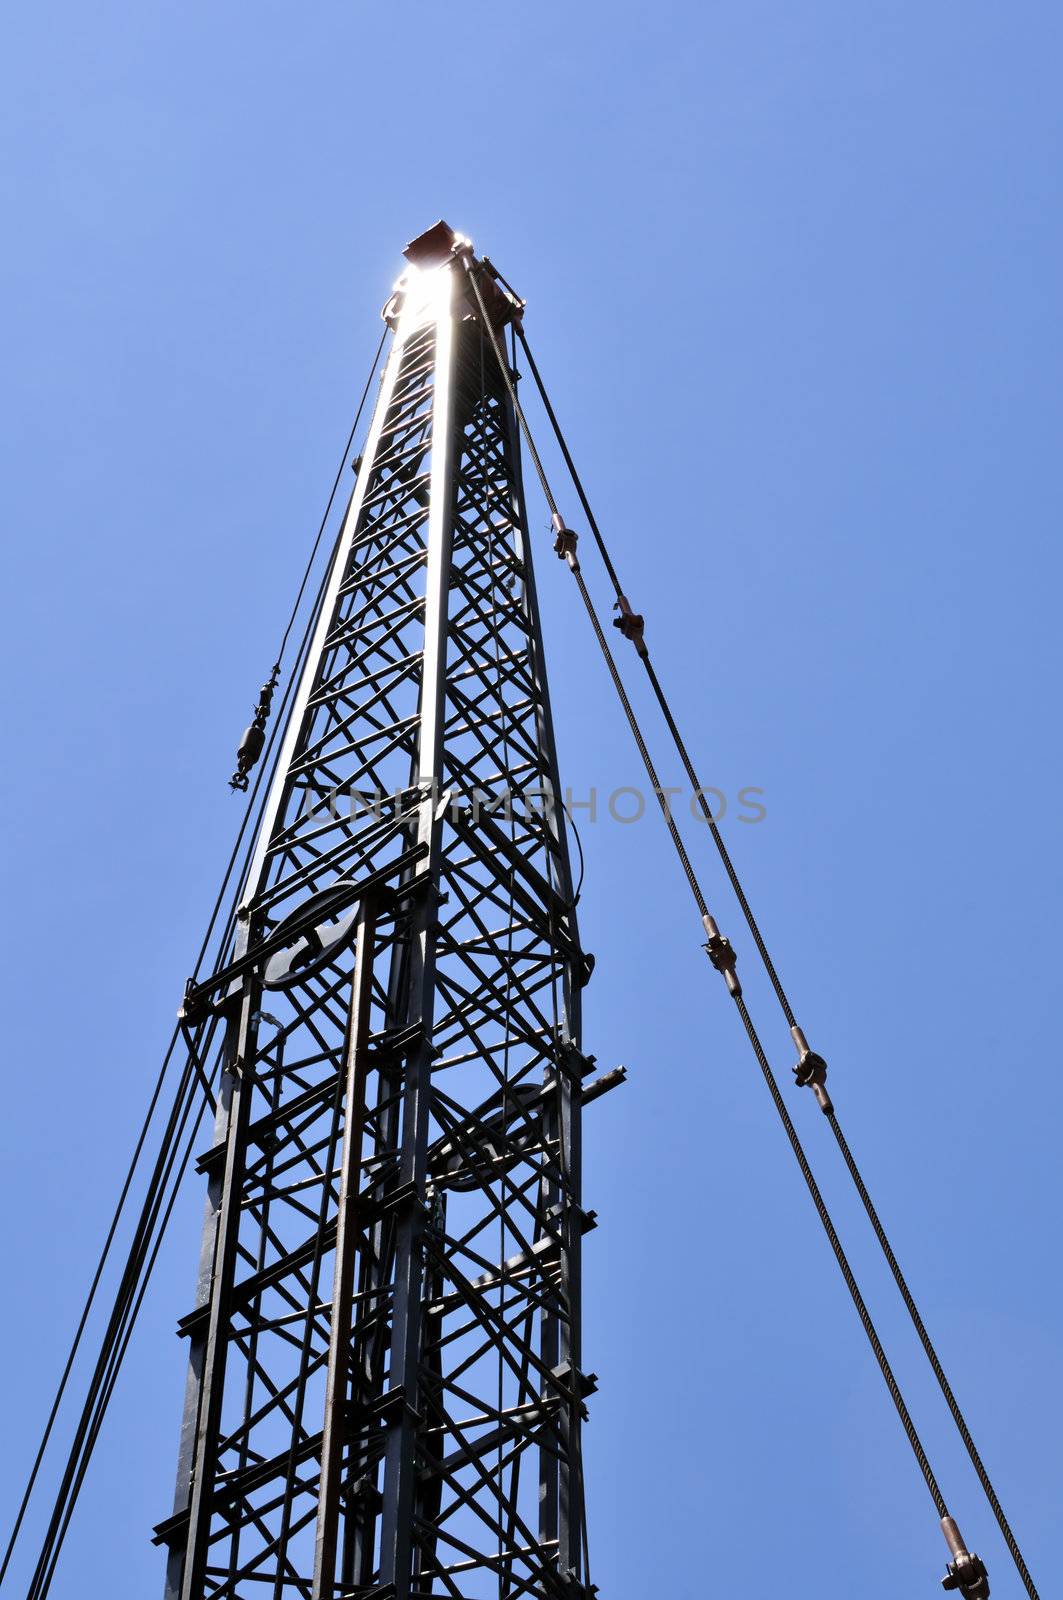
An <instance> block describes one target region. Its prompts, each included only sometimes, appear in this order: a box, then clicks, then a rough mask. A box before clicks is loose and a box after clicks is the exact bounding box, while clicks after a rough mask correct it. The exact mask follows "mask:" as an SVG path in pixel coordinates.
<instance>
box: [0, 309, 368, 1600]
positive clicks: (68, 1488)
mask: <svg viewBox="0 0 1063 1600" xmlns="http://www.w3.org/2000/svg"><path fill="white" fill-rule="evenodd" d="M385 337H386V330H385ZM382 348H383V339H382V340H381V343H380V346H378V349H377V352H376V355H375V356H374V359H373V366H372V368H371V369H370V375H369V380H368V381H367V384H366V388H365V391H364V392H363V395H362V400H361V402H360V404H359V412H358V415H359V416H360V415H361V411H362V408H363V407H364V403H365V397H366V395H367V394H368V391H369V385H370V384H371V382H372V375H373V371H374V370H375V367H376V362H377V360H378V359H379V355H380V350H381V349H382ZM356 428H357V418H356V420H355V427H354V429H352V432H351V439H353V436H354V432H355V429H356ZM351 439H349V440H348V443H347V445H346V447H345V451H344V462H345V461H346V458H347V456H348V455H349V453H350V446H351ZM344 462H341V465H340V472H341V473H342V470H343V464H344ZM338 483H339V475H337V479H336V483H335V484H334V485H333V491H332V495H331V496H330V498H329V506H330V507H331V505H332V503H333V501H334V499H335V493H336V487H337V485H338ZM326 518H327V512H326ZM323 526H324V521H323V523H322V527H323ZM320 539H321V529H319V530H318V536H317V539H316V540H315V547H314V548H315V553H316V550H317V548H318V546H319V544H320ZM338 543H339V541H338V539H337V548H336V550H334V552H333V558H332V561H330V562H329V564H328V567H327V569H326V571H325V573H324V575H323V577H322V579H321V582H320V585H319V587H318V592H317V595H316V596H315V600H314V604H313V606H312V607H311V610H310V614H309V617H308V620H307V623H306V626H305V628H304V631H303V636H302V639H301V641H300V645H299V651H298V654H297V657H296V666H295V669H294V670H293V672H292V673H291V675H290V677H289V680H288V683H287V686H286V688H285V692H284V695H283V697H282V700H281V705H280V708H279V712H278V715H277V718H276V719H275V721H274V724H273V728H272V730H271V732H270V736H269V739H268V742H267V745H266V749H265V752H264V760H263V762H262V764H261V766H260V767H259V769H258V772H257V774H256V776H255V779H254V784H253V786H252V789H251V793H250V795H249V796H248V801H247V805H246V806H245V808H244V812H243V817H242V819H241V823H240V827H239V829H238V831H237V835H236V840H235V842H234V844H233V848H232V850H231V852H230V855H229V860H228V863H227V865H226V868H225V873H224V876H223V878H222V883H221V888H220V889H219V891H218V895H217V898H216V899H215V902H214V906H213V909H212V911H211V915H210V919H209V921H208V923H207V928H206V932H205V933H204V936H203V940H202V943H201V944H200V948H199V953H198V955H197V957H196V961H195V965H194V967H193V971H192V975H193V977H196V976H198V974H199V971H200V969H201V967H202V964H203V959H204V957H205V955H206V952H207V949H208V947H209V945H210V942H211V938H212V936H213V933H214V930H215V927H216V925H217V920H218V915H219V913H220V911H221V907H222V904H223V901H224V899H225V895H226V891H227V890H228V888H229V885H230V882H231V879H232V874H233V869H234V867H235V866H236V862H237V859H238V857H239V855H240V848H241V844H242V843H243V840H244V837H245V835H246V833H247V829H248V824H249V822H250V821H251V819H252V817H253V816H254V817H255V820H256V828H255V830H254V832H255V833H257V825H258V824H259V823H260V822H261V817H262V813H263V810H264V807H265V804H266V799H267V796H268V793H269V787H270V784H269V782H267V783H265V784H264V785H263V779H265V778H267V776H268V778H269V779H270V780H271V779H272V776H273V770H274V768H275V761H274V760H271V758H273V757H274V747H275V746H276V744H277V736H278V733H279V732H280V730H281V729H282V728H283V726H284V717H285V714H286V712H287V708H288V702H289V700H290V698H291V695H292V692H293V690H294V687H295V685H296V684H297V683H298V681H299V678H300V675H301V667H302V665H303V664H304V661H305V655H306V651H307V648H308V645H309V642H310V635H311V631H312V627H313V623H314V619H315V617H316V615H317V612H318V610H319V609H320V606H321V602H322V599H323V596H324V593H325V588H326V585H327V583H328V578H329V574H330V572H331V571H332V568H333V565H334V562H335V558H336V553H337V551H338ZM312 562H313V557H312V558H311V562H310V563H308V566H307V573H309V570H310V567H311V566H312ZM305 583H306V574H304V580H303V584H302V585H301V586H300V594H302V593H303V591H304V590H305ZM290 631H291V624H290V623H289V627H288V629H287V630H286V632H285V642H286V641H287V638H288V635H289V633H290ZM282 651H283V645H282ZM260 791H261V798H260ZM250 853H251V852H250V848H249V849H248V851H247V852H246V859H245V864H244V872H245V873H246V870H247V864H248V862H249V860H250ZM241 886H242V878H241V880H240V881H239V882H238V883H237V893H236V894H235V896H234V897H233V901H232V905H231V907H230V912H229V916H228V918H227V920H226V925H225V928H224V929H223V930H222V934H221V938H220V940H219V944H218V950H217V953H216V959H215V962H214V965H215V967H217V965H218V964H219V963H220V962H221V959H222V957H223V955H224V951H225V947H226V944H227V941H228V938H229V937H230V935H231V932H232V927H233V924H234V921H235V912H236V906H237V905H238V903H239V899H240V889H241ZM179 1031H180V1030H179V1029H175V1030H174V1034H173V1036H172V1038H171V1040H170V1044H169V1047H168V1049H167V1051H166V1055H165V1056H164V1058H163V1065H162V1068H161V1069H160V1073H159V1078H158V1081H157V1083H156V1085H155V1089H154V1091H153V1094H152V1098H151V1102H150V1104H149V1109H148V1114H147V1115H146V1117H145V1120H144V1124H143V1126H142V1129H141V1132H140V1135H139V1137H138V1140H137V1144H136V1147H135V1150H134V1155H133V1159H132V1161H131V1163H130V1167H129V1170H128V1173H127V1176H126V1179H125V1181H124V1183H123V1187H122V1191H121V1193H120V1196H119V1200H118V1204H117V1206H116V1208H115V1212H114V1215H113V1218H112V1221H111V1224H110V1227H109V1229H108V1232H107V1235H106V1238H105V1241H104V1246H103V1249H102V1251H101V1254H100V1257H99V1260H98V1262H97V1265H96V1269H95V1271H94V1274H93V1278H92V1281H91V1283H90V1287H89V1292H88V1296H87V1298H86V1302H85V1305H84V1307H83V1309H82V1312H81V1316H80V1318H79V1321H78V1325H77V1329H76V1331H75V1335H74V1340H73V1342H72V1345H71V1348H70V1351H69V1353H68V1356H67V1360H66V1363H65V1365H64V1368H63V1372H62V1374H61V1377H60V1381H59V1385H58V1388H57V1391H56V1395H55V1397H54V1399H53V1402H52V1406H51V1409H50V1411H49V1415H48V1418H47V1421H46V1423H45V1428H44V1433H43V1437H42V1439H41V1442H40V1445H39V1447H38V1450H37V1453H36V1456H35V1458H34V1462H33V1466H32V1468H31V1471H30V1475H29V1479H28V1481H27V1484H26V1488H25V1491H24V1493H23V1497H22V1501H21V1503H20V1506H19V1510H18V1513H17V1516H16V1519H15V1523H14V1526H13V1528H12V1531H11V1535H10V1538H9V1540H8V1544H7V1548H6V1551H5V1554H4V1559H3V1566H2V1568H0V1582H2V1580H3V1577H4V1575H5V1573H6V1571H7V1568H8V1565H9V1563H10V1559H11V1556H12V1554H13V1552H14V1549H15V1545H16V1543H17V1540H18V1536H19V1533H20V1531H21V1528H22V1524H23V1520H24V1518H25V1513H26V1510H27V1508H28V1506H29V1502H30V1499H31V1496H32V1493H33V1489H34V1486H35V1484H36V1481H37V1477H38V1474H39V1471H40V1467H41V1463H42V1461H43V1459H44V1455H45V1451H46V1449H47V1446H48V1442H49V1440H50V1437H51V1434H52V1430H53V1428H54V1425H55V1421H56V1418H57V1416H58V1413H59V1408H60V1404H61V1402H62V1399H63V1395H64V1393H65V1391H66V1387H67V1383H68V1382H69V1378H70V1375H71V1372H72V1370H73V1366H74V1361H75V1358H76V1356H77V1353H78V1349H79V1347H80V1344H81V1339H82V1336H83V1334H84V1331H85V1327H86V1325H87V1322H88V1319H89V1315H90V1312H91V1310H92V1307H93V1304H94V1302H95V1298H96V1294H97V1291H98V1289H99V1284H100V1280H101V1278H102V1276H103V1271H104V1268H105V1266H106V1263H107V1260H108V1258H109V1255H110V1251H111V1247H112V1245H113V1243H114V1238H115V1234H116V1232H117V1229H118V1225H119V1221H120V1218H121V1215H122V1212H123V1210H124V1208H125V1205H126V1202H127V1200H128V1196H129V1190H130V1187H131V1184H132V1180H133V1177H134V1175H135V1169H136V1166H137V1164H138V1162H139V1159H140V1156H141V1154H142V1152H143V1146H144V1142H145V1139H146V1135H147V1132H148V1129H149V1127H150V1123H151V1121H152V1119H153V1117H154V1114H155V1111H156V1109H157V1105H158V1100H159V1096H160V1093H161V1088H162V1082H163V1079H164V1077H165V1073H166V1071H167V1068H168V1066H169V1063H170V1060H171V1058H172V1055H173V1049H174V1045H175V1044H176V1042H177V1038H178V1035H179ZM180 1093H181V1090H180V1089H179V1090H178V1096H177V1100H179V1099H180ZM177 1100H175V1103H174V1107H173V1110H172V1113H171V1115H173V1113H174V1112H176V1110H177ZM202 1109H203V1108H202V1106H201V1108H200V1117H201V1116H202ZM198 1125H199V1119H197V1122H196V1127H197V1128H198ZM186 1167H187V1156H186V1159H185V1162H184V1163H183V1164H182V1168H181V1173H180V1174H179V1177H178V1184H177V1185H175V1187H174V1192H173V1194H172V1195H171V1198H170V1201H169V1204H168V1205H167V1207H166V1211H165V1215H164V1219H163V1223H162V1230H161V1231H160V1233H159V1236H158V1238H157V1240H156V1242H155V1246H154V1249H153V1251H152V1254H151V1257H150V1261H149V1263H148V1266H147V1269H146V1275H145V1277H144V1279H143V1281H142V1282H141V1285H140V1289H139V1293H138V1294H137V1297H136V1300H135V1302H134V1304H133V1310H132V1315H131V1318H130V1320H129V1325H128V1329H127V1330H126V1332H125V1336H124V1339H123V1341H122V1343H121V1345H120V1347H119V1354H118V1358H117V1364H116V1366H115V1368H114V1372H113V1375H112V1376H111V1377H110V1380H109V1382H107V1383H106V1386H105V1388H104V1390H103V1394H104V1398H103V1402H102V1407H101V1408H100V1410H99V1414H98V1415H97V1416H96V1417H95V1420H94V1422H93V1421H92V1420H91V1419H92V1418H93V1401H94V1397H95V1393H97V1392H99V1390H98V1386H97V1390H95V1391H93V1393H91V1394H89V1395H87V1396H86V1398H85V1400H84V1402H83V1405H82V1414H81V1420H80V1421H79V1424H78V1428H77V1429H76V1430H75V1437H74V1440H73V1441H72V1443H71V1446H70V1450H69V1452H68V1457H67V1473H65V1474H64V1478H63V1480H62V1483H61V1487H60V1491H59V1499H60V1500H63V1501H66V1502H67V1504H66V1506H65V1511H63V1512H59V1513H58V1514H57V1512H53V1521H55V1522H56V1527H57V1530H58V1542H59V1545H60V1546H61V1544H62V1541H63V1539H64V1538H65V1534H66V1529H67V1527H68V1526H69V1522H70V1517H71V1516H72V1514H73V1510H74V1506H75V1504H76V1501H77V1497H78V1494H79V1493H80V1488H81V1484H82V1482H83V1480H84V1476H85V1471H86V1470H87V1467H88V1462H89V1458H90V1457H91V1454H92V1450H93V1448H94V1447H95V1442H96V1439H97V1437H98V1435H99V1431H100V1427H101V1426H102V1423H103V1417H104V1414H105V1412H106V1409H107V1406H108V1404H109V1402H110V1398H111V1394H112V1393H113V1390H114V1386H115V1382H116V1381H117V1377H118V1370H119V1368H120V1366H121V1363H122V1360H123V1359H124V1355H125V1350H126V1348H127V1347H128V1343H129V1339H130V1337H131V1335H132V1332H133V1327H134V1325H135V1322H136V1319H137V1316H138V1314H139V1310H140V1305H141V1304H142V1302H143V1298H144V1294H145V1292H146V1290H147V1286H148V1279H149V1278H150V1274H151V1270H152V1268H153V1266H154V1261H155V1258H156V1256H157V1254H158V1250H159V1248H160V1247H161V1244H162V1239H163V1232H164V1231H165V1228H166V1226H167V1224H168V1222H169V1218H170V1216H171V1214H172V1211H173V1206H174V1202H175V1200H176V1197H177V1189H178V1186H179V1182H180V1176H182V1175H183V1172H184V1170H185V1168H186ZM156 1170H158V1168H157V1169H156ZM171 1170H172V1169H171ZM151 1198H152V1195H151V1188H150V1186H149V1191H148V1192H147V1193H146V1194H145V1200H144V1205H143V1208H142V1211H141V1218H142V1219H143V1217H144V1215H145V1210H146V1208H147V1207H148V1204H149V1201H150V1199H151ZM139 1237H140V1234H139V1230H138V1231H137V1232H135V1233H134V1240H133V1243H132V1244H131V1246H130V1251H129V1254H128V1255H127V1260H126V1267H125V1268H124V1269H123V1275H122V1278H121V1279H120V1281H119V1288H118V1291H117V1292H116V1305H115V1309H114V1311H112V1318H113V1316H114V1315H115V1312H116V1311H117V1309H118V1306H117V1301H118V1297H120V1296H121V1295H122V1293H123V1286H124V1285H125V1284H126V1282H127V1275H128V1273H129V1272H130V1269H131V1264H132V1263H133V1260H134V1255H135V1253H136V1250H137V1241H138V1238H139ZM108 1326H109V1327H110V1324H109V1325H108ZM104 1338H105V1346H106V1343H107V1335H106V1334H105V1336H104ZM104 1358H105V1350H102V1349H101V1352H100V1356H99V1357H98V1360H97V1368H98V1369H99V1370H101V1372H102V1371H103V1370H104V1369H103V1368H101V1366H100V1364H101V1363H102V1362H103V1361H104ZM102 1381H103V1380H102V1378H101V1382H102ZM85 1430H88V1434H87V1436H88V1438H89V1445H88V1454H87V1455H86V1456H85V1458H84V1460H83V1462H82V1463H81V1465H80V1467H78V1466H77V1465H76V1464H75V1461H76V1455H77V1453H78V1452H79V1450H80V1448H81V1441H82V1439H83V1438H84V1437H85V1436H86V1434H85ZM67 1474H69V1476H68V1475H67ZM48 1542H50V1541H48V1540H47V1536H46V1544H47V1543H48ZM57 1555H58V1550H56V1551H55V1552H54V1557H52V1558H50V1557H49V1555H48V1553H47V1552H46V1550H45V1549H42V1551H41V1555H40V1557H39V1559H38V1568H37V1572H38V1573H39V1575H40V1576H41V1579H42V1581H44V1580H45V1574H47V1578H46V1582H45V1588H44V1589H42V1590H40V1594H41V1595H42V1596H43V1594H45V1593H47V1585H48V1584H50V1582H51V1577H52V1575H53V1574H54V1571H55V1558H57Z"/></svg>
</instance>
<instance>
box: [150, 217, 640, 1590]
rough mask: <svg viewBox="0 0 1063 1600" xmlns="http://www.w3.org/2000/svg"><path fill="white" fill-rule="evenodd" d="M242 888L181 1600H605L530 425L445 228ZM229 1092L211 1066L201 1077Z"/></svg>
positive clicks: (427, 269)
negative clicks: (530, 494) (591, 1456)
mask: <svg viewBox="0 0 1063 1600" xmlns="http://www.w3.org/2000/svg"><path fill="white" fill-rule="evenodd" d="M409 254H410V256H411V260H412V261H413V262H414V263H415V265H413V266H412V267H411V270H410V272H409V273H408V274H407V278H406V280H405V281H404V285H402V286H400V289H399V291H398V292H397V294H396V296H395V298H394V299H393V300H392V301H391V302H390V303H389V306H388V308H387V312H386V315H387V317H388V321H389V323H390V325H391V327H392V329H393V333H394V338H393V343H392V347H391V351H390V355H389V358H388V360H387V365H386V368H385V370H384V372H383V376H382V379H381V387H380V393H379V398H378V401H377V405H376V410H375V414H374V417H373V421H372V425H371V428H370V432H369V436H368V441H367V444H366V447H365V451H364V457H363V460H362V463H361V466H360V468H359V471H358V477H357V484H356V488H355V491H354V494H353V496H352V499H351V503H350V505H349V508H348V511H347V514H346V518H345V521H344V525H343V530H342V534H341V536H340V540H339V543H338V546H337V552H336V555H335V558H334V562H333V566H332V569H331V574H330V577H329V580H328V583H327V586H326V589H325V592H324V598H323V601H322V604H321V608H320V613H319V616H318V618H317V621H316V632H315V634H314V636H313V642H312V646H311V649H310V652H309V655H308V657H307V660H306V665H305V669H304V671H303V673H302V676H301V679H300V682H299V685H298V688H297V691H296V695H295V699H294V701H293V706H292V712H291V715H290V719H289V722H288V725H287V727H286V731H285V734H284V740H283V745H282V748H281V754H280V759H279V764H278V766H277V769H276V773H275V776H274V778H273V781H272V786H271V789H270V792H269V797H268V801H267V804H266V808H265V812H264V816H263V821H262V825H261V829H260V832H259V836H258V840H257V844H256V848H255V852H254V856H253V861H252V865H251V869H250V872H249V875H248V877H247V880H246V882H245V885H244V888H243V894H242V901H241V907H240V913H239V919H238V924H237V927H238V932H237V935H236V938H235V942H234V944H233V946H232V948H231V949H230V951H229V952H228V956H227V960H226V964H225V966H224V967H223V968H222V969H221V971H220V974H219V975H218V976H216V977H215V979H214V980H211V981H209V982H207V983H206V984H202V985H200V986H199V987H198V988H197V989H194V990H191V991H190V995H189V999H188V1003H187V1006H186V1015H185V1026H186V1032H187V1034H188V1037H189V1039H190V1041H191V1042H192V1044H193V1048H194V1049H196V1050H197V1051H201V1052H204V1055H205V1052H206V1049H207V1045H206V1040H207V1039H208V1037H209V1033H210V1029H211V1026H212V1025H214V1026H216V1027H220V1028H221V1029H222V1032H223V1035H224V1045H223V1047H222V1049H223V1054H222V1069H221V1077H220V1090H219V1098H218V1115H217V1122H216V1130H215V1139H214V1143H213V1145H212V1147H211V1148H210V1150H209V1151H208V1152H207V1153H206V1154H205V1155H204V1156H203V1157H202V1158H201V1161H200V1166H201V1169H202V1170H203V1171H204V1172H205V1173H206V1175H207V1179H208V1201H207V1215H206V1225H205V1233H204V1239H203V1247H202V1255H201V1265H200V1275H199V1285H198V1293H197V1299H196V1304H195V1308H194V1310H192V1311H191V1313H190V1314H189V1315H188V1316H187V1317H185V1318H184V1319H183V1321H182V1324H181V1331H182V1333H183V1334H184V1335H185V1336H187V1339H188V1341H189V1346H190V1372H189V1380H188V1390H187V1398H186V1407H185V1417H184V1425H183V1430H182V1436H181V1448H180V1460H179V1469H178V1482H177V1495H176V1505H175V1511H174V1514H173V1516H172V1517H170V1518H169V1519H168V1520H167V1521H166V1522H165V1523H163V1524H161V1525H160V1527H159V1529H158V1534H157V1536H158V1538H159V1540H160V1541H161V1542H165V1543H166V1545H167V1546H168V1548H169V1563H168V1578H167V1586H166V1594H167V1597H168V1600H208V1597H215V1596H218V1597H220V1596H233V1597H235V1596H240V1597H241V1600H254V1597H255V1596H258V1595H263V1596H270V1595H272V1596H273V1600H282V1597H287V1596H306V1597H308V1600H310V1597H313V1600H326V1597H328V1600H338V1597H340V1596H343V1597H354V1596H359V1597H364V1600H368V1597H369V1596H374V1597H380V1600H385V1597H388V1596H394V1597H395V1600H428V1597H430V1596H431V1597H435V1596H439V1597H444V1596H449V1597H469V1600H494V1597H503V1596H505V1597H516V1596H520V1595H533V1596H561V1597H568V1600H578V1597H587V1596H590V1595H591V1593H592V1592H593V1591H592V1590H591V1588H590V1585H589V1579H588V1572H587V1557H586V1532H585V1519H584V1496H583V1479H582V1472H581V1464H580V1428H581V1422H582V1420H583V1419H584V1417H585V1407H584V1401H585V1397H586V1395H587V1394H588V1393H589V1391H590V1389H591V1388H592V1387H593V1379H592V1378H588V1377H586V1376H584V1374H583V1373H582V1371H581V1358H580V1239H581V1235H582V1234H583V1232H585V1231H586V1229H587V1228H588V1227H589V1226H590V1225H591V1224H592V1223H593V1215H592V1214H588V1213H586V1212H585V1211H584V1210H583V1209H582V1207H581V1199H580V1118H581V1108H582V1104H583V1102H584V1101H586V1100H588V1099H590V1098H592V1097H593V1096H594V1095H595V1094H596V1093H598V1092H600V1090H601V1089H602V1088H604V1087H608V1086H609V1082H610V1081H611V1080H615V1078H616V1076H617V1075H616V1074H610V1075H609V1076H608V1078H607V1079H599V1080H596V1081H593V1082H592V1081H591V1080H590V1078H589V1076H588V1075H589V1072H590V1063H589V1061H588V1060H587V1059H586V1058H585V1057H584V1056H583V1055H582V1054H581V1052H580V989H581V986H582V985H583V984H584V983H585V981H586V978H587V976H588V974H589V968H590V961H589V958H587V957H586V956H585V955H584V954H583V952H582V950H581V947H580V941H579V933H578V930H577V926H576V916H575V909H574V897H573V889H572V880H571V872H570V866H569V859H568V850H567V843H566V836H565V829H564V818H563V814H562V811H561V806H560V793H561V791H560V786H559V781H558V773H557V761H556V754H555V750H554V739H553V731H552V727H551V717H550V705H549V698H548V694H547V685H546V674H545V668H544V662H543V651H542V642H541V635H540V629H539V619H538V612H537V604H536V595H535V585H534V580H533V574H532V562H531V552H530V549H529V540H528V523H527V517H526V513H525V508H524V500H523V493H522V487H521V474H520V459H519V450H518V436H517V427H516V422H515V418H514V414H513V409H512V405H511V403H510V401H509V399H508V397H507V391H506V387H505V384H504V381H503V376H502V373H501V372H500V370H499V367H498V363H497V361H496V359H495V358H494V356H493V355H492V348H491V342H490V340H489V338H488V337H487V336H486V334H485V330H484V328H483V326H482V322H481V320H479V319H478V316H477V314H476V305H475V301H474V300H473V299H472V298H471V297H470V294H469V281H468V273H469V272H470V271H475V272H477V273H479V278H478V282H479V284H480V288H481V293H482V294H483V295H484V296H485V299H486V303H487V305H488V307H489V314H490V315H491V317H492V319H497V321H496V326H497V327H498V328H499V329H501V328H502V327H503V326H504V324H505V322H506V321H507V320H508V319H509V318H510V317H512V316H513V315H514V314H515V313H516V312H517V310H518V307H519V302H516V301H515V300H513V299H512V298H511V297H510V296H508V295H507V294H505V293H504V292H503V291H502V290H501V289H499V288H498V287H497V286H496V284H495V282H494V280H493V279H492V278H491V276H490V275H489V274H488V273H487V272H485V271H484V270H483V269H482V267H481V265H480V264H479V263H477V262H476V261H475V259H474V258H473V257H472V255H471V251H470V250H469V248H468V246H467V244H466V242H465V241H463V240H460V239H457V238H456V236H454V235H453V234H452V233H451V232H450V230H449V229H446V228H445V227H444V226H443V225H440V226H439V227H437V228H435V229H432V230H430V232H429V233H428V234H426V235H424V236H422V239H421V240H419V241H417V242H416V247H411V251H410V252H409ZM204 1065H205V1066H207V1068H208V1069H209V1062H207V1061H204Z"/></svg>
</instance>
